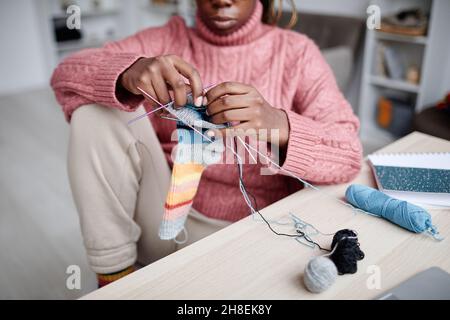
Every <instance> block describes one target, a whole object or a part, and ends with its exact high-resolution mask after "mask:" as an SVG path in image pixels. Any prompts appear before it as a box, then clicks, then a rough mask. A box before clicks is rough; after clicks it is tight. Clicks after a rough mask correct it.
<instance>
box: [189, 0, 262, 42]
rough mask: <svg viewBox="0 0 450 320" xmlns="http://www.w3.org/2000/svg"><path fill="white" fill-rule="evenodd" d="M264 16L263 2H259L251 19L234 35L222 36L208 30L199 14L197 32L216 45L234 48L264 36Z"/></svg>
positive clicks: (196, 24)
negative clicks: (262, 19)
mask: <svg viewBox="0 0 450 320" xmlns="http://www.w3.org/2000/svg"><path fill="white" fill-rule="evenodd" d="M262 14H263V6H262V4H261V2H260V1H259V0H257V1H256V5H255V9H254V11H253V13H252V15H251V16H250V19H249V20H248V21H247V22H246V23H245V24H244V25H243V26H241V27H240V28H239V29H237V30H236V31H234V32H233V33H231V34H228V35H226V36H221V35H218V34H216V33H213V32H212V31H211V30H210V29H208V27H207V26H206V25H205V24H204V23H203V21H202V19H201V18H200V17H199V15H198V12H197V14H196V17H195V30H196V32H197V34H198V35H199V36H200V37H201V38H203V39H204V40H206V41H208V42H210V43H213V44H215V45H220V46H233V45H241V44H246V43H250V42H252V41H253V40H256V39H257V38H259V37H260V36H261V35H262V34H263V32H264V27H263V23H262V22H261V18H262Z"/></svg>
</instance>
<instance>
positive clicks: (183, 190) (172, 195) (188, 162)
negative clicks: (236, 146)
mask: <svg viewBox="0 0 450 320" xmlns="http://www.w3.org/2000/svg"><path fill="white" fill-rule="evenodd" d="M168 111H169V112H170V113H172V114H174V115H176V116H177V118H178V119H181V120H178V121H177V136H178V145H177V149H176V155H175V160H174V165H173V169H172V178H171V182H170V188H169V191H168V194H167V199H166V203H165V206H164V209H165V211H164V216H163V220H162V223H161V226H160V229H159V237H160V238H161V239H165V240H168V239H174V238H175V237H176V236H177V235H178V233H179V232H180V231H181V230H183V227H184V223H185V221H186V218H187V215H188V213H189V210H190V208H191V206H192V203H193V199H194V197H195V195H196V193H197V188H198V185H199V183H200V178H201V175H202V173H203V171H204V170H205V168H206V166H207V165H208V164H213V163H216V162H218V161H219V160H220V159H221V156H222V151H223V150H224V147H223V142H222V141H223V140H222V139H217V140H214V141H212V140H208V139H205V138H204V136H202V135H201V134H200V133H202V134H205V132H206V131H207V130H208V129H219V128H223V127H225V126H223V125H215V124H213V123H210V122H209V121H208V120H209V117H208V116H207V114H206V107H200V108H197V107H195V106H194V105H192V104H187V105H186V106H184V107H183V108H181V109H179V110H175V109H173V108H172V107H169V108H168ZM192 127H194V129H195V130H194V129H193V128H192ZM196 130H198V131H196Z"/></svg>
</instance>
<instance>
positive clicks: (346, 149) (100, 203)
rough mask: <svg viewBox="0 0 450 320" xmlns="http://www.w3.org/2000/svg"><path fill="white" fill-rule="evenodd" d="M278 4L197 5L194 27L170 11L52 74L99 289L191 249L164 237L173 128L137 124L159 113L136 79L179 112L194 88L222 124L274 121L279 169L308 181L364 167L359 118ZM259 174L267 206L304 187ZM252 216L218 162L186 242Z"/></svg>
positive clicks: (254, 182) (204, 0)
mask: <svg viewBox="0 0 450 320" xmlns="http://www.w3.org/2000/svg"><path fill="white" fill-rule="evenodd" d="M272 5H273V3H271V1H263V3H261V2H260V1H259V0H197V16H196V24H195V27H194V28H188V27H187V26H186V25H185V23H184V21H183V20H182V19H181V18H180V17H173V18H171V20H170V21H169V22H168V23H167V24H166V25H165V26H162V27H158V28H149V29H145V30H143V31H141V32H139V33H137V34H135V35H133V36H131V37H128V38H126V39H124V40H121V41H117V42H112V43H108V44H107V45H105V46H104V47H103V48H100V49H87V50H83V51H81V52H79V53H76V54H74V55H72V56H70V57H68V58H67V59H65V61H63V62H62V63H61V64H60V65H59V66H58V67H57V68H56V70H55V72H54V74H53V77H52V81H51V84H52V87H53V89H54V91H55V94H56V97H57V99H58V101H59V103H60V104H61V105H62V107H63V110H64V112H65V115H66V118H67V120H68V121H70V122H71V138H70V146H69V158H68V170H69V178H70V183H71V188H72V192H73V196H74V200H75V204H76V206H77V210H78V212H79V215H80V222H81V228H82V233H83V238H84V244H85V247H86V250H87V255H88V259H89V263H90V265H91V267H92V269H93V270H94V271H95V272H96V273H97V274H98V275H99V276H98V277H99V281H100V285H103V284H106V283H108V282H110V281H113V280H115V279H117V278H119V277H121V276H123V275H124V274H127V273H129V272H131V271H132V268H133V265H134V264H135V263H136V262H137V261H138V262H139V263H141V264H148V263H150V262H152V261H155V260H156V259H158V258H161V257H163V256H165V255H167V254H169V253H171V252H173V251H175V250H177V249H178V248H180V247H181V246H180V245H179V244H177V243H175V242H173V241H162V240H160V239H159V238H158V227H159V224H160V222H161V218H162V215H163V206H164V201H165V197H166V192H167V190H168V187H169V182H170V174H171V173H170V167H171V166H172V165H173V163H172V159H171V157H170V154H171V151H172V149H173V147H174V145H175V144H176V141H172V138H171V137H172V133H173V131H174V130H175V123H174V121H169V120H165V119H161V118H160V117H158V116H156V115H152V116H151V117H149V118H150V121H145V120H142V121H139V122H137V123H135V124H134V125H133V126H127V121H129V120H130V119H132V118H133V117H135V116H136V114H137V113H139V114H141V113H142V112H143V110H142V109H140V110H139V111H136V110H137V108H138V107H139V106H140V105H141V104H142V103H143V102H144V106H145V107H146V108H147V109H148V108H151V107H152V106H151V104H152V103H151V102H150V101H147V100H145V99H144V97H143V96H142V95H141V92H140V91H139V90H138V87H140V88H142V89H143V90H145V91H146V92H147V93H149V94H150V95H152V96H153V97H155V98H156V99H157V100H159V101H160V102H161V103H163V104H166V103H168V102H170V101H171V94H172V96H173V100H174V103H175V105H176V106H177V107H182V106H184V105H185V103H186V101H187V97H186V92H187V91H188V90H190V89H188V88H187V84H186V83H187V82H188V84H189V86H190V88H191V90H192V94H193V98H194V102H195V104H196V105H197V106H200V105H207V108H208V114H209V115H211V116H212V118H211V119H212V122H214V123H216V124H220V123H227V122H228V123H229V122H231V123H233V124H234V126H235V127H236V128H244V129H249V128H251V129H268V130H270V129H278V130H279V133H280V139H279V141H276V143H277V144H278V145H279V147H280V149H281V151H282V152H281V154H283V157H282V159H281V161H280V165H282V167H283V168H284V169H286V170H288V171H290V172H292V173H294V174H295V175H297V176H299V177H301V178H303V179H306V180H308V181H311V182H312V183H318V184H332V183H343V182H347V181H349V180H351V179H352V178H353V177H355V175H356V174H357V173H358V171H359V169H360V166H361V144H360V141H359V139H358V128H359V122H358V119H357V118H356V117H355V115H354V114H353V112H352V109H351V107H350V105H349V104H348V102H347V101H346V100H345V98H344V97H343V95H342V94H341V92H340V91H339V89H338V87H337V85H336V82H335V79H334V77H333V74H332V72H331V70H330V68H329V66H328V65H327V63H326V62H325V61H324V59H323V57H322V55H321V53H320V51H319V49H318V48H317V46H316V45H315V44H314V43H313V42H312V41H311V40H310V39H308V38H307V37H306V36H304V35H301V34H298V33H296V32H293V31H288V30H285V29H281V28H278V27H276V26H274V25H273V24H269V23H267V21H268V20H271V21H274V20H276V19H274V18H273V17H274V14H273V12H272V10H270V8H271V7H272ZM318 27H319V26H318ZM211 84H216V86H215V87H213V88H212V89H210V90H208V91H207V92H204V91H203V88H204V87H207V86H208V85H211ZM144 100H145V101H144ZM124 111H129V112H124ZM260 169H261V165H260V164H257V165H251V164H248V165H244V172H245V176H244V180H245V184H246V187H247V189H248V190H249V191H250V192H251V193H252V194H253V195H254V196H255V197H256V199H257V203H258V206H259V208H263V207H265V206H267V205H269V204H271V203H273V202H275V201H277V200H279V199H281V198H283V197H285V196H287V195H289V194H290V193H292V192H294V191H295V190H298V189H299V184H298V182H297V181H294V180H293V179H292V178H290V177H288V176H286V175H283V174H282V173H281V172H280V173H278V174H276V175H260ZM248 214H249V210H248V207H247V206H246V204H245V202H244V199H243V198H242V195H241V193H240V191H239V188H238V171H237V168H236V165H231V164H220V165H212V166H209V167H208V168H207V169H206V170H205V172H204V173H203V175H202V178H201V181H200V185H199V188H198V192H197V195H196V196H195V199H194V204H193V208H192V210H191V212H190V214H189V217H188V220H187V223H186V227H187V230H188V232H189V241H188V242H187V243H188V244H189V243H192V242H193V241H195V240H197V239H200V238H202V237H204V236H206V235H208V234H210V233H212V232H214V231H216V230H219V229H220V228H222V227H224V226H226V225H228V224H230V223H231V222H233V221H237V220H239V219H241V218H243V217H245V216H247V215H248ZM138 253H139V255H138Z"/></svg>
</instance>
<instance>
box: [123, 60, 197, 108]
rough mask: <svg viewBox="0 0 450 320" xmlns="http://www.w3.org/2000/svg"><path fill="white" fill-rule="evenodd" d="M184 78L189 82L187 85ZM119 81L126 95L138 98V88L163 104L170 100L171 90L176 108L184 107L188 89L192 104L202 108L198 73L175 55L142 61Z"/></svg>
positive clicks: (132, 66) (139, 93)
mask: <svg viewBox="0 0 450 320" xmlns="http://www.w3.org/2000/svg"><path fill="white" fill-rule="evenodd" d="M183 77H185V78H187V79H188V80H189V84H186V83H185V80H184V78H183ZM119 81H120V84H121V85H122V87H124V88H125V89H126V90H128V91H129V92H131V93H133V94H136V95H141V94H142V93H141V92H140V91H139V90H138V87H139V88H141V89H142V90H144V91H145V92H146V93H148V94H150V95H151V96H152V97H154V98H156V99H157V100H158V101H159V102H160V103H162V104H167V103H169V102H171V101H172V98H171V96H170V93H169V92H170V91H172V92H173V97H174V102H175V103H174V105H175V107H181V106H184V105H185V104H186V102H187V97H186V94H187V93H188V92H189V87H190V89H191V90H192V95H193V98H194V104H195V105H196V106H198V107H200V106H201V105H202V101H203V85H202V81H201V79H200V75H199V73H198V71H197V70H196V69H195V68H194V67H193V66H192V65H190V64H189V63H187V62H186V61H184V60H183V59H181V58H180V57H178V56H176V55H164V56H158V57H153V58H141V59H139V60H137V61H136V62H135V63H134V64H133V65H131V67H129V68H128V69H127V70H126V71H124V72H123V73H122V74H121V77H120V80H119Z"/></svg>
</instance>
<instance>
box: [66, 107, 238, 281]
mask: <svg viewBox="0 0 450 320" xmlns="http://www.w3.org/2000/svg"><path fill="white" fill-rule="evenodd" d="M144 112H145V111H144V109H143V108H139V109H138V110H137V111H136V112H130V113H128V112H123V111H119V110H117V109H112V108H107V107H103V106H99V105H86V106H83V107H80V108H78V109H77V110H76V111H75V112H74V114H73V116H72V121H71V130H70V142H69V151H68V173H69V180H70V186H71V189H72V194H73V198H74V201H75V205H76V207H77V211H78V213H79V218H80V225H81V231H82V235H83V239H84V245H85V247H86V251H87V256H88V261H89V264H90V265H91V267H92V269H93V270H94V272H96V273H113V272H117V271H120V270H122V269H125V268H127V267H129V266H131V265H133V264H135V263H136V262H137V263H139V264H141V265H147V264H149V263H151V262H154V261H156V260H158V259H160V258H162V257H164V256H166V255H168V254H170V253H172V252H174V251H176V250H178V249H180V248H182V247H184V246H187V245H189V244H191V243H193V242H195V241H197V240H199V239H201V238H203V237H205V236H207V235H209V234H211V233H213V232H215V231H218V230H220V229H221V228H223V227H225V226H227V225H228V224H230V223H229V222H227V221H222V220H216V219H211V218H208V217H206V216H204V215H202V214H200V213H198V212H196V211H195V210H191V212H190V213H189V216H188V219H187V222H186V229H187V234H188V241H187V242H186V243H184V244H178V243H176V242H175V241H173V240H172V241H167V240H161V239H159V237H158V228H159V224H160V222H161V219H162V216H163V207H164V202H165V198H166V192H167V190H168V188H169V184H170V175H171V172H170V168H169V166H168V164H167V161H166V158H165V157H164V154H163V151H162V148H161V146H160V143H159V141H158V138H157V136H156V134H155V132H154V130H153V128H152V126H151V123H150V122H149V121H148V120H147V119H142V120H140V121H137V122H135V123H134V124H132V125H131V126H128V125H127V122H128V121H129V120H130V119H132V118H134V117H136V116H137V115H140V114H143V113H144ZM161 121H168V120H161ZM179 238H183V234H181V235H179ZM178 240H183V239H178Z"/></svg>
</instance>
